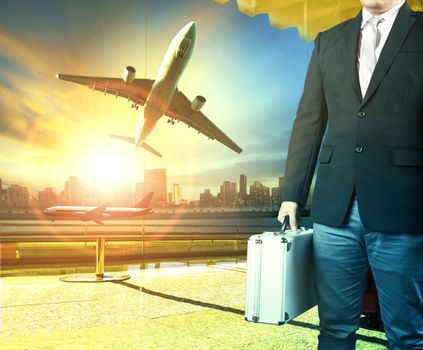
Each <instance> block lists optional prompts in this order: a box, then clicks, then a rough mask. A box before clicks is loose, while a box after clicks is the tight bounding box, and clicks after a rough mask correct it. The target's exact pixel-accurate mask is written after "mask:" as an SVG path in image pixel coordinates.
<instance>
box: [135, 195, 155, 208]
mask: <svg viewBox="0 0 423 350" xmlns="http://www.w3.org/2000/svg"><path fill="white" fill-rule="evenodd" d="M153 194H154V192H150V193H149V194H147V195H146V196H145V197H144V198H143V199H141V201H140V202H139V203H138V204H137V205H136V206H135V208H148V206H149V205H150V202H151V198H153Z"/></svg>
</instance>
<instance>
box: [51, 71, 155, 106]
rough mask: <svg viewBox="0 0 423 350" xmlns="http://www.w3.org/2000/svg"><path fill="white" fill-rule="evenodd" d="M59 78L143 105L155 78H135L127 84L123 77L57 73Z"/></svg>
mask: <svg viewBox="0 0 423 350" xmlns="http://www.w3.org/2000/svg"><path fill="white" fill-rule="evenodd" d="M56 77H57V79H61V80H66V81H70V82H72V83H76V84H80V85H85V86H87V87H88V88H90V89H92V90H93V91H94V90H97V91H101V92H104V94H111V95H115V96H116V97H118V96H119V97H123V98H126V99H128V101H132V102H133V103H135V104H137V105H141V106H143V105H144V103H145V101H146V100H147V97H148V94H149V93H150V90H151V87H152V86H153V83H154V80H151V79H135V80H134V81H133V82H132V83H130V84H127V83H125V82H124V81H123V79H121V78H104V77H86V76H81V75H69V74H56Z"/></svg>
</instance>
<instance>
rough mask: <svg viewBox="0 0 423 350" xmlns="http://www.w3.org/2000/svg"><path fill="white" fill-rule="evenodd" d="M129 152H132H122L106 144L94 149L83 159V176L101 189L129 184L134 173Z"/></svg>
mask: <svg viewBox="0 0 423 350" xmlns="http://www.w3.org/2000/svg"><path fill="white" fill-rule="evenodd" d="M125 146H126V145H125ZM131 151H133V150H131V149H126V150H122V147H117V146H116V144H112V145H109V144H108V143H105V144H103V145H100V146H96V147H94V148H93V149H92V150H91V151H90V152H89V153H88V154H87V157H86V159H85V164H86V169H85V173H86V175H85V176H86V177H87V178H90V179H92V180H94V181H96V182H97V185H99V186H101V187H103V188H112V187H116V186H119V185H122V184H125V183H129V182H131V179H132V175H133V173H134V171H136V170H135V165H134V159H133V157H131V154H132V153H133V152H131Z"/></svg>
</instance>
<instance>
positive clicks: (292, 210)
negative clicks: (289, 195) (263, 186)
mask: <svg viewBox="0 0 423 350" xmlns="http://www.w3.org/2000/svg"><path fill="white" fill-rule="evenodd" d="M297 211H298V203H296V202H288V201H286V202H282V204H281V208H280V209H279V214H278V220H279V221H280V222H283V219H284V217H285V216H286V215H289V226H290V227H291V230H292V232H296V231H297V228H298V225H297Z"/></svg>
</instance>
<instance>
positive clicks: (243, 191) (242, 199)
mask: <svg viewBox="0 0 423 350" xmlns="http://www.w3.org/2000/svg"><path fill="white" fill-rule="evenodd" d="M238 198H239V203H240V204H245V203H246V201H247V176H245V175H243V174H241V175H240V176H239V197H238Z"/></svg>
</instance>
